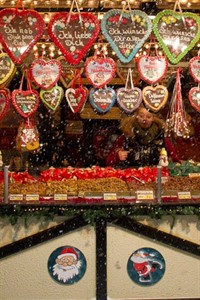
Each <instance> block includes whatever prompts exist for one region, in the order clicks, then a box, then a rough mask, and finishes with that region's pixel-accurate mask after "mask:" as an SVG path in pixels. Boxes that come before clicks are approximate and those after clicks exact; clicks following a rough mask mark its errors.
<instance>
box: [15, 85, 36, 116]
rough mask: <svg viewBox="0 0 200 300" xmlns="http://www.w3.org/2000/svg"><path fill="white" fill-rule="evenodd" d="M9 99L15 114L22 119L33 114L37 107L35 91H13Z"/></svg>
mask: <svg viewBox="0 0 200 300" xmlns="http://www.w3.org/2000/svg"><path fill="white" fill-rule="evenodd" d="M11 99H12V103H13V105H14V107H15V109H16V110H17V112H18V113H19V114H20V115H21V116H22V117H24V118H29V117H30V116H31V115H32V114H34V113H35V112H36V110H37V108H38V105H39V94H38V92H37V91H35V90H27V91H22V90H20V89H19V90H14V91H13V92H12V97H11Z"/></svg>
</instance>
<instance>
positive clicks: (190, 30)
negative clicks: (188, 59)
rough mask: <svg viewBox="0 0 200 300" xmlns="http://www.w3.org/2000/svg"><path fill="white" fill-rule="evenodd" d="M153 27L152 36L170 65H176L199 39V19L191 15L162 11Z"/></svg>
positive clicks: (154, 21)
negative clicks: (155, 38)
mask: <svg viewBox="0 0 200 300" xmlns="http://www.w3.org/2000/svg"><path fill="white" fill-rule="evenodd" d="M153 25H154V26H153V31H154V34H155V36H156V37H157V40H158V41H159V44H160V45H161V47H162V49H163V51H164V53H165V54H166V56H167V57H168V59H169V60H170V62H171V63H172V64H177V63H178V62H179V61H180V60H181V59H182V58H183V57H184V56H185V55H186V54H187V53H188V51H189V50H191V49H192V48H193V47H194V46H195V44H196V43H197V42H198V40H199V38H200V18H199V17H198V15H196V14H193V13H189V12H184V13H179V12H175V11H173V10H164V11H162V12H160V13H158V14H157V15H156V17H155V19H154V20H153Z"/></svg>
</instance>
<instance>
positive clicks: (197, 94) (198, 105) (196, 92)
mask: <svg viewBox="0 0 200 300" xmlns="http://www.w3.org/2000/svg"><path fill="white" fill-rule="evenodd" d="M189 100H190V103H191V105H192V106H193V107H194V108H195V109H196V110H198V111H199V112H200V88H199V87H193V88H191V89H190V91H189Z"/></svg>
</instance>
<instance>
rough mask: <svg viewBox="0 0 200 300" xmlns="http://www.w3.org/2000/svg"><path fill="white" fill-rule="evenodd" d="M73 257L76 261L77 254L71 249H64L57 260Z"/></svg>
mask: <svg viewBox="0 0 200 300" xmlns="http://www.w3.org/2000/svg"><path fill="white" fill-rule="evenodd" d="M67 255H69V256H73V257H74V259H76V260H78V254H77V253H76V251H75V250H74V249H73V248H64V249H63V250H62V251H61V252H60V255H58V259H60V258H62V257H64V256H67Z"/></svg>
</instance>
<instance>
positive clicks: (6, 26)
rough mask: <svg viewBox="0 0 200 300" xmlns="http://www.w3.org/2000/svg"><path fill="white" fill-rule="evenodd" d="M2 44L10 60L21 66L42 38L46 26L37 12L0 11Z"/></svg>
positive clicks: (29, 10) (25, 10)
mask: <svg viewBox="0 0 200 300" xmlns="http://www.w3.org/2000/svg"><path fill="white" fill-rule="evenodd" d="M0 23H1V26H0V42H1V43H2V45H3V48H4V49H5V50H6V52H7V53H8V55H9V56H10V58H11V59H12V60H13V62H14V63H16V64H21V63H22V62H23V61H24V59H25V57H26V56H27V55H28V53H29V52H30V50H31V49H32V48H33V46H34V45H35V44H36V42H37V41H39V39H40V38H41V36H42V34H43V32H44V28H45V24H44V21H43V18H42V16H41V15H40V14H39V13H38V12H37V11H35V10H31V9H23V10H22V11H20V10H17V9H14V8H5V9H2V10H1V11H0Z"/></svg>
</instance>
